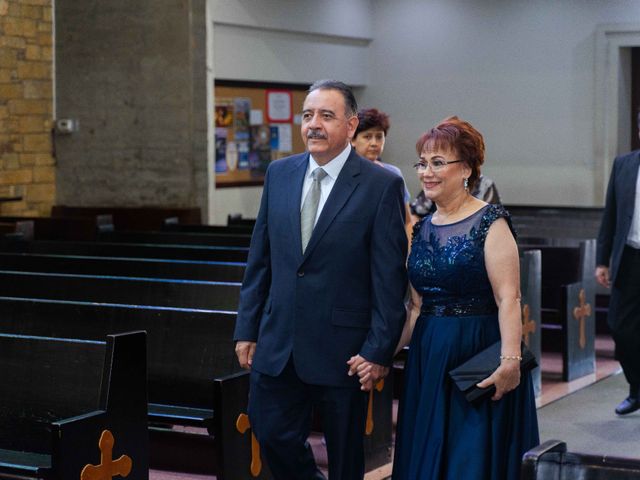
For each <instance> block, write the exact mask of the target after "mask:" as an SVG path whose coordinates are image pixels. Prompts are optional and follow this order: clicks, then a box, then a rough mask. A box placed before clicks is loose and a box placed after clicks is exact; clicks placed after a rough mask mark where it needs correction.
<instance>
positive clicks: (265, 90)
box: [214, 81, 308, 188]
mask: <svg viewBox="0 0 640 480" xmlns="http://www.w3.org/2000/svg"><path fill="white" fill-rule="evenodd" d="M307 89H308V85H296V86H290V85H284V86H283V85H274V84H247V83H243V82H232V81H216V82H215V95H214V98H215V108H214V112H215V115H214V122H215V125H214V126H215V137H216V148H215V160H214V161H215V168H214V171H215V176H216V179H215V180H216V188H225V187H242V186H253V185H262V184H263V183H264V173H265V172H266V169H267V166H268V165H269V163H271V162H272V161H275V160H278V159H279V158H283V157H286V156H289V155H292V154H294V153H300V152H303V151H304V149H305V147H304V143H303V142H302V138H301V136H300V113H301V111H302V103H303V102H304V98H305V96H306V94H307Z"/></svg>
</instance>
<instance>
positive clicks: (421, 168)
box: [413, 160, 462, 173]
mask: <svg viewBox="0 0 640 480" xmlns="http://www.w3.org/2000/svg"><path fill="white" fill-rule="evenodd" d="M461 161H462V160H451V161H450V162H445V161H444V160H432V161H431V162H426V161H421V162H418V163H416V164H415V165H414V166H413V168H415V169H416V172H418V173H424V172H426V171H427V167H428V168H430V169H431V171H432V172H434V173H435V172H439V171H440V170H442V169H443V168H445V167H446V166H447V165H449V164H451V163H459V162H461Z"/></svg>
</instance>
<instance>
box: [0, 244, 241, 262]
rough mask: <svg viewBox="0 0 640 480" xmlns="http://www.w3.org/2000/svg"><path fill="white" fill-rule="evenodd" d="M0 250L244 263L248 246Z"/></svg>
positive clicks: (2, 247)
mask: <svg viewBox="0 0 640 480" xmlns="http://www.w3.org/2000/svg"><path fill="white" fill-rule="evenodd" d="M0 251H3V252H22V253H46V254H54V255H82V256H94V257H122V258H153V259H173V260H199V261H212V262H216V261H218V262H244V263H246V261H247V256H248V254H249V248H247V247H217V246H213V247H212V246H202V245H162V244H138V243H108V242H75V241H74V242H70V241H65V242H61V241H46V240H42V241H38V240H35V241H33V242H24V241H19V240H16V241H7V240H6V239H5V240H3V241H1V242H0Z"/></svg>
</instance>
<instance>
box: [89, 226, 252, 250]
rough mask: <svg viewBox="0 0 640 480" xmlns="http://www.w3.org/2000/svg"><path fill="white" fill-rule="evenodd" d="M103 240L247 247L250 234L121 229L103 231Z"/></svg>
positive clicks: (101, 237) (101, 238)
mask: <svg viewBox="0 0 640 480" xmlns="http://www.w3.org/2000/svg"><path fill="white" fill-rule="evenodd" d="M100 240H101V241H104V242H122V243H152V244H153V243H159V244H164V245H209V246H220V247H248V246H249V243H250V242H251V235H250V234H246V233H229V232H227V233H203V232H168V231H166V232H162V231H160V232H159V231H149V232H145V231H137V230H123V231H120V230H118V231H114V232H104V233H102V234H101V235H100Z"/></svg>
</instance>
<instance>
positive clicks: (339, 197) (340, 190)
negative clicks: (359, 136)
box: [298, 149, 360, 261]
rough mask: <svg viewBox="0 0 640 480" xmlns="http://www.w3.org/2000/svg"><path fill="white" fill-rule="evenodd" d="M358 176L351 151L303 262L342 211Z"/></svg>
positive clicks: (358, 171)
mask: <svg viewBox="0 0 640 480" xmlns="http://www.w3.org/2000/svg"><path fill="white" fill-rule="evenodd" d="M359 174H360V165H359V163H358V160H357V155H356V153H355V150H353V149H352V150H351V154H350V155H349V158H347V161H346V162H345V164H344V166H343V167H342V170H341V171H340V174H339V175H338V178H337V179H336V183H335V185H334V186H333V188H332V189H331V193H330V194H329V198H327V201H326V203H325V204H324V207H323V208H322V212H321V213H320V217H318V222H317V223H316V226H315V227H314V229H313V232H312V233H311V238H310V239H309V244H308V245H307V249H306V250H305V252H304V255H303V261H304V260H306V259H307V257H308V256H309V255H310V254H311V252H312V251H313V249H314V248H315V247H316V245H317V244H318V243H319V242H320V239H321V238H322V236H323V235H324V233H325V232H326V230H327V228H329V225H331V223H332V222H333V219H334V218H335V216H336V215H337V214H338V212H339V211H340V210H341V209H342V207H343V206H344V204H345V203H346V202H347V200H348V199H349V197H350V196H351V194H352V193H353V191H354V190H355V188H356V187H357V186H358V184H359V183H360V181H359V180H358V175H359ZM299 217H300V215H298V226H299V225H300V218H299ZM298 239H300V228H298ZM300 243H301V240H299V241H298V244H299V245H300Z"/></svg>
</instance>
